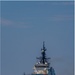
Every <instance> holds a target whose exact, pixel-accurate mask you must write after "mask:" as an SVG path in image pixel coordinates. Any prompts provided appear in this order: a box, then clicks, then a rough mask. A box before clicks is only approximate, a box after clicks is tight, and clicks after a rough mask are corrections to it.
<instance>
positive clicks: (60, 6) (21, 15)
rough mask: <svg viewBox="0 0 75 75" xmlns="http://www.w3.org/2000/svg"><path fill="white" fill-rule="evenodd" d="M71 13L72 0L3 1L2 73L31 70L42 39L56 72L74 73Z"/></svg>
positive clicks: (18, 74) (12, 74)
mask: <svg viewBox="0 0 75 75" xmlns="http://www.w3.org/2000/svg"><path fill="white" fill-rule="evenodd" d="M73 16H74V11H73V2H71V1H70V2H69V1H60V2H58V1H56V2H55V1H53V2H52V1H49V2H44V1H40V2H39V1H38V2H37V1H35V2H34V1H31V2H26V1H7V2H2V4H1V23H2V25H1V40H2V42H1V47H2V53H1V54H2V57H1V58H2V64H1V65H2V75H23V73H24V72H25V73H26V74H29V73H32V72H33V70H32V68H33V66H34V64H35V63H36V57H38V56H40V50H41V48H42V43H43V41H45V44H46V48H47V56H48V57H51V66H52V67H53V68H54V69H55V72H56V75H73V52H74V46H73V45H74V40H73V39H74V38H73V37H74V36H73V34H74V32H73V31H74V21H73V20H74V19H73V18H74V17H73Z"/></svg>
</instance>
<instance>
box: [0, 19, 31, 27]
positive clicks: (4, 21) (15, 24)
mask: <svg viewBox="0 0 75 75" xmlns="http://www.w3.org/2000/svg"><path fill="white" fill-rule="evenodd" d="M0 23H1V25H2V26H9V27H16V28H31V26H29V23H25V22H15V21H12V20H8V19H3V18H0Z"/></svg>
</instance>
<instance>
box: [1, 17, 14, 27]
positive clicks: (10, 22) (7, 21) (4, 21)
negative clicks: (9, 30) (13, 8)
mask: <svg viewBox="0 0 75 75" xmlns="http://www.w3.org/2000/svg"><path fill="white" fill-rule="evenodd" d="M0 19H1V18H0ZM0 23H1V24H2V25H7V26H8V25H12V24H13V22H12V21H10V20H6V19H1V20H0Z"/></svg>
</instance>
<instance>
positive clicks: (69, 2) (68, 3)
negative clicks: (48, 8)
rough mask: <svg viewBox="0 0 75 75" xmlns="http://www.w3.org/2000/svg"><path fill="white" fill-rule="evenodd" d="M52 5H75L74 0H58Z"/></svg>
mask: <svg viewBox="0 0 75 75" xmlns="http://www.w3.org/2000/svg"><path fill="white" fill-rule="evenodd" d="M52 5H74V2H73V1H61V2H60V1H56V2H52Z"/></svg>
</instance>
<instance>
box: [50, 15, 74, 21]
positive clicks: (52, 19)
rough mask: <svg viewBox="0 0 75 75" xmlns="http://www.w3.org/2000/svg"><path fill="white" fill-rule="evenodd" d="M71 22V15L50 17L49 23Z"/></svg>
mask: <svg viewBox="0 0 75 75" xmlns="http://www.w3.org/2000/svg"><path fill="white" fill-rule="evenodd" d="M66 20H73V16H72V15H55V16H52V17H51V21H66Z"/></svg>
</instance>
